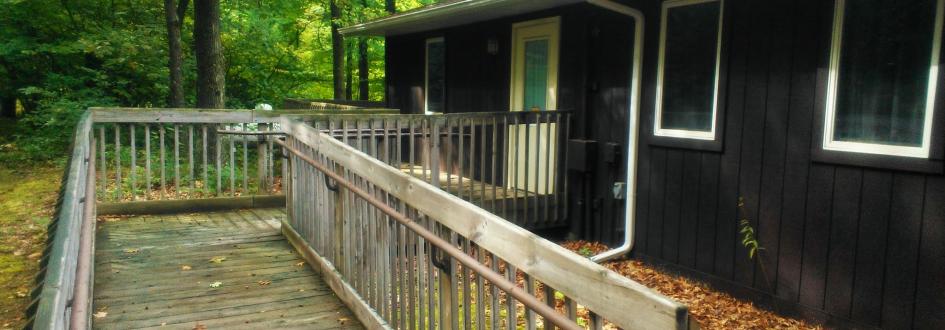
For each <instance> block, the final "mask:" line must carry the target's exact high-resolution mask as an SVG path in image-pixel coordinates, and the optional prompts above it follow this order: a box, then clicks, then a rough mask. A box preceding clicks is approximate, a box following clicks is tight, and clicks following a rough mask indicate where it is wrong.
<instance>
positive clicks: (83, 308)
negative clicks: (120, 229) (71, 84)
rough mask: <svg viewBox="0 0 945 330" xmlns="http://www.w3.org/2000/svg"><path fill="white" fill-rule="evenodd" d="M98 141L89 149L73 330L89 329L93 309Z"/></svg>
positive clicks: (73, 303) (72, 316)
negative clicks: (90, 311)
mask: <svg viewBox="0 0 945 330" xmlns="http://www.w3.org/2000/svg"><path fill="white" fill-rule="evenodd" d="M95 146H96V144H95V139H94V138H93V139H92V143H91V145H90V146H89V155H88V158H86V162H87V163H88V165H87V166H88V176H87V178H86V183H85V197H83V199H82V200H83V201H84V203H85V205H84V207H83V210H82V225H81V227H80V228H81V231H80V235H79V253H78V260H77V261H76V269H75V273H76V277H75V288H74V293H73V298H72V314H71V315H70V322H69V328H70V329H82V330H84V329H88V328H89V326H88V321H89V307H90V306H91V293H92V292H91V290H92V253H93V250H94V247H93V246H92V245H93V238H94V237H95V156H96V155H95Z"/></svg>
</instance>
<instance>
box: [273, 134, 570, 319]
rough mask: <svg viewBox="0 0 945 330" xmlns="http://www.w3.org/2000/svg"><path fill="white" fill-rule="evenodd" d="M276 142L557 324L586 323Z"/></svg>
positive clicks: (326, 169)
mask: <svg viewBox="0 0 945 330" xmlns="http://www.w3.org/2000/svg"><path fill="white" fill-rule="evenodd" d="M275 142H276V144H278V145H280V146H282V147H283V148H285V150H288V151H289V152H291V153H292V154H294V155H295V156H297V157H299V158H300V159H302V160H304V161H305V162H306V163H309V164H310V165H312V166H314V167H315V168H316V169H318V170H319V171H320V172H322V173H324V174H325V175H327V176H329V177H331V178H332V179H333V180H335V182H338V184H340V185H342V186H344V187H345V188H347V189H348V190H350V191H351V192H353V193H355V194H356V195H358V197H361V199H363V200H365V201H367V202H368V203H370V204H371V205H373V206H374V207H376V208H377V209H378V210H380V211H381V212H384V214H387V215H389V216H390V217H391V218H392V219H394V220H396V221H397V222H399V223H401V224H403V225H404V226H406V227H407V228H409V229H410V230H411V231H413V232H415V233H417V234H418V235H420V236H422V237H423V238H424V239H426V240H427V241H428V242H430V243H431V244H433V245H435V246H436V247H437V248H439V249H441V250H442V251H444V252H446V253H447V254H449V255H450V256H451V257H453V258H455V259H456V260H457V261H459V262H460V263H462V264H463V265H465V266H466V267H469V268H470V269H472V270H473V271H474V272H476V273H477V274H479V275H482V276H483V277H484V278H485V279H487V280H488V281H490V282H492V283H493V284H495V285H496V286H498V287H499V288H500V289H502V290H503V291H505V292H507V293H508V294H509V295H512V296H513V297H515V299H516V300H518V301H519V302H521V303H522V304H524V305H525V306H526V307H528V308H531V309H532V310H534V311H535V312H537V313H538V314H539V315H541V316H543V317H545V319H546V320H548V321H550V322H551V323H552V324H554V325H555V326H557V327H560V328H563V329H572V330H578V329H583V328H582V327H580V326H578V324H577V323H575V322H573V321H571V320H569V319H568V318H566V317H565V316H564V315H561V314H558V313H557V312H556V311H555V310H554V308H552V307H550V306H548V305H545V304H544V303H542V302H541V301H540V300H538V298H535V296H532V295H530V294H528V293H527V292H525V291H524V290H522V289H521V288H519V287H518V286H516V285H515V283H513V282H512V281H509V280H507V279H506V278H505V277H503V276H502V274H499V273H498V272H495V271H493V270H492V269H490V268H489V267H487V266H485V265H483V264H481V263H479V261H477V260H476V259H475V258H473V257H471V256H469V255H467V254H465V253H463V251H461V250H460V249H458V248H456V247H455V246H453V245H452V244H450V243H449V242H447V241H446V240H444V239H443V238H441V237H439V236H437V235H436V234H434V233H433V232H431V231H429V230H427V229H426V228H424V227H423V226H422V225H420V224H418V223H416V222H414V221H413V220H411V219H410V218H409V217H407V216H406V215H404V214H403V213H400V212H398V211H397V210H395V209H393V208H392V207H390V206H389V205H387V204H386V203H384V202H383V201H381V200H379V199H377V198H375V197H373V196H371V194H369V193H367V192H365V191H364V190H362V189H361V188H358V187H357V186H355V185H354V184H353V183H351V181H348V180H347V179H345V178H344V177H342V176H340V175H338V174H336V173H335V172H334V171H332V170H331V169H329V168H328V167H326V166H325V165H323V164H321V163H319V162H318V161H316V160H314V159H312V158H309V157H308V156H306V155H304V154H303V153H302V152H300V151H298V150H297V149H295V148H293V147H291V146H289V145H287V144H286V143H285V142H283V141H282V140H276V141H275Z"/></svg>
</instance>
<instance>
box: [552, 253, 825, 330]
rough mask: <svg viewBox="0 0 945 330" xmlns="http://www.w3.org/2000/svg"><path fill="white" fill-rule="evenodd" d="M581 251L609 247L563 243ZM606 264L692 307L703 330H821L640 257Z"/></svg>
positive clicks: (690, 308)
mask: <svg viewBox="0 0 945 330" xmlns="http://www.w3.org/2000/svg"><path fill="white" fill-rule="evenodd" d="M562 245H563V246H564V247H565V248H567V249H569V250H571V251H574V252H577V253H578V254H581V255H585V256H591V255H595V254H598V253H600V252H603V251H605V250H607V249H608V248H607V246H605V245H603V244H600V243H589V242H584V241H571V242H565V243H563V244H562ZM603 265H604V267H607V268H609V269H610V270H613V271H615V272H617V273H620V274H621V275H623V276H626V277H627V278H630V279H632V280H634V281H637V282H639V283H640V284H643V285H645V286H647V287H649V288H651V289H654V290H656V291H658V292H659V293H662V294H664V295H666V296H668V297H670V298H673V299H675V300H676V301H678V302H680V303H683V304H686V305H688V306H689V313H690V314H691V315H692V317H693V318H694V319H695V320H696V321H698V322H699V325H700V326H701V327H702V329H821V328H822V327H821V326H819V325H816V324H811V323H809V322H806V321H804V320H799V319H793V318H789V317H784V316H781V315H778V314H775V313H773V312H771V311H768V310H765V309H762V308H759V307H758V306H755V305H754V304H752V303H751V302H750V301H747V300H743V299H736V298H734V297H732V296H731V295H728V294H726V293H723V292H720V291H718V290H715V289H713V288H712V287H710V286H709V285H707V284H705V283H702V282H698V281H693V280H691V279H688V278H685V277H682V276H678V275H675V274H672V273H671V272H668V271H665V270H663V269H660V268H659V267H655V266H653V265H649V264H646V263H643V262H641V261H639V260H618V261H611V262H606V263H604V264H603Z"/></svg>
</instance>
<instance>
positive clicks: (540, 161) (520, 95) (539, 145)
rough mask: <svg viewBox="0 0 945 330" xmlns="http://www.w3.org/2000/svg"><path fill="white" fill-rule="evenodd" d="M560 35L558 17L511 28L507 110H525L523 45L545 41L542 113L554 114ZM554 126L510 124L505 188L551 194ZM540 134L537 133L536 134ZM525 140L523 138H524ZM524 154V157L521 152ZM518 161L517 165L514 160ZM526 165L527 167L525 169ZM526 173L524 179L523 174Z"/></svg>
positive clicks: (553, 163)
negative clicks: (552, 112)
mask: <svg viewBox="0 0 945 330" xmlns="http://www.w3.org/2000/svg"><path fill="white" fill-rule="evenodd" d="M560 34H561V18H560V17H558V16H555V17H548V18H541V19H536V20H530V21H525V22H520V23H515V24H513V25H512V47H511V59H512V61H511V64H512V67H511V69H512V70H511V82H510V84H509V88H510V92H509V95H510V97H509V99H510V100H509V109H510V110H511V111H513V112H514V111H531V110H530V109H525V104H524V98H525V43H526V42H528V41H532V40H541V39H546V40H548V71H547V75H548V77H547V83H546V95H545V104H544V105H543V106H544V107H543V109H541V110H542V111H554V110H555V109H556V108H557V105H558V53H559V43H560ZM556 129H557V128H556V127H555V124H554V123H545V124H520V125H510V126H509V129H508V132H507V133H508V137H509V142H508V148H509V149H508V150H509V154H510V155H514V156H510V157H509V163H508V164H506V165H507V170H508V174H507V175H506V177H507V180H506V181H507V182H506V186H507V187H509V188H517V189H522V190H525V191H527V192H533V193H536V194H550V193H552V192H554V191H555V182H554V180H546V179H544V178H546V177H549V176H550V177H554V176H553V174H554V173H557V167H556V166H555V165H556V164H557V155H553V154H549V153H552V152H553V151H554V150H557V148H556V146H555V144H556V142H557V137H558V135H557V131H556ZM539 132H540V134H538V133H539ZM526 137H527V139H526ZM526 150H527V151H528V154H527V155H526V154H525V152H526ZM516 159H517V160H519V161H518V162H517V163H516V162H515V160H516ZM526 164H528V166H527V167H526ZM525 173H528V175H527V177H526V176H525V175H524V174H525Z"/></svg>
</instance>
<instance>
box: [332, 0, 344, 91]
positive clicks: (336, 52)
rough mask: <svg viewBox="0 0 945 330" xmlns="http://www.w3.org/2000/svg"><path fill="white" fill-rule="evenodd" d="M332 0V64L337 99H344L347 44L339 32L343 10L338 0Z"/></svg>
mask: <svg viewBox="0 0 945 330" xmlns="http://www.w3.org/2000/svg"><path fill="white" fill-rule="evenodd" d="M330 1H331V8H330V10H331V55H332V56H331V65H332V80H333V82H334V97H335V99H343V98H344V93H345V77H344V75H345V58H344V56H345V44H344V40H342V38H341V33H339V32H338V28H339V26H338V25H339V21H338V20H340V19H341V10H340V9H339V8H338V1H337V0H330Z"/></svg>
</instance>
